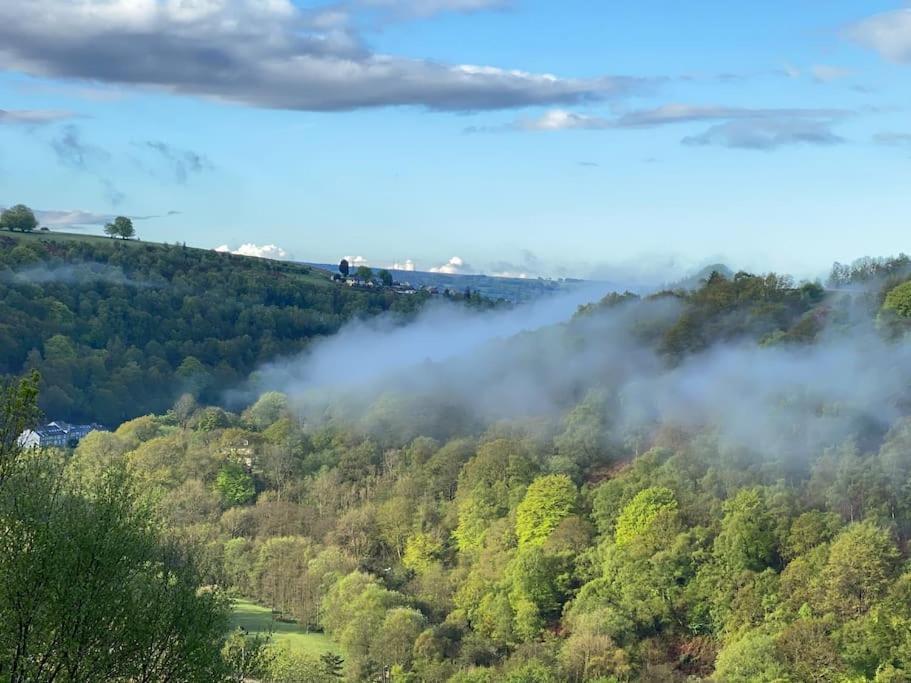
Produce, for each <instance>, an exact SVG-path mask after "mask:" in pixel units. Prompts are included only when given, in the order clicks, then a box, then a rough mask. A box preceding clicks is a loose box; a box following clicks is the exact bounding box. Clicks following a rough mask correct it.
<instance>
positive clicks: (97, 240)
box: [0, 230, 332, 287]
mask: <svg viewBox="0 0 911 683" xmlns="http://www.w3.org/2000/svg"><path fill="white" fill-rule="evenodd" d="M0 237H8V238H11V239H13V240H17V241H20V242H23V243H26V244H28V243H29V242H63V243H73V242H85V243H89V244H114V245H119V246H122V247H123V248H126V249H141V248H145V249H146V250H151V249H156V248H165V247H169V246H175V245H168V244H166V243H164V242H150V241H146V240H139V239H129V240H122V239H112V238H110V237H104V236H102V235H86V234H82V233H75V232H57V231H55V230H51V231H48V232H42V231H40V230H36V231H34V232H9V231H6V230H0ZM186 250H187V251H191V252H197V251H203V252H209V251H212V250H211V249H201V248H199V247H186ZM223 257H224V258H228V259H232V260H235V261H236V262H238V263H243V262H244V261H248V262H257V261H259V262H262V261H268V263H269V264H270V268H271V269H272V270H274V271H276V272H281V273H285V274H286V275H296V276H298V277H299V278H300V279H301V280H302V281H303V282H305V283H306V284H312V285H318V286H320V287H329V286H331V285H332V282H331V280H330V278H331V276H332V273H331V272H329V271H327V270H324V269H322V268H319V267H315V266H311V265H304V264H301V263H295V262H294V261H273V260H270V259H260V258H257V257H255V256H240V255H238V254H227V253H224V254H223Z"/></svg>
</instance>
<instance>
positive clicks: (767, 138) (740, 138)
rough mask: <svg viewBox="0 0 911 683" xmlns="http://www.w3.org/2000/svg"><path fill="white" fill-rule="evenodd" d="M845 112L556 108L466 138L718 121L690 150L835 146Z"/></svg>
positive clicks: (697, 107)
mask: <svg viewBox="0 0 911 683" xmlns="http://www.w3.org/2000/svg"><path fill="white" fill-rule="evenodd" d="M853 114H854V112H851V111H849V110H845V109H796V108H749V107H726V106H718V105H691V104H677V103H675V104H666V105H662V106H660V107H655V108H653V109H640V110H634V111H629V112H626V113H624V114H620V115H617V116H612V117H605V116H596V115H590V114H580V113H577V112H572V111H567V110H564V109H553V110H551V111H548V112H546V113H544V114H543V115H542V116H540V117H538V118H520V119H518V120H516V121H514V122H512V123H508V124H506V125H505V126H498V127H490V128H480V127H473V128H467V129H466V132H468V133H477V132H503V131H564V130H589V131H591V130H632V129H649V128H657V127H660V126H669V125H677V124H687V123H690V124H691V123H709V122H715V123H714V125H712V126H711V127H710V128H708V129H707V130H705V131H704V132H703V133H701V134H698V135H692V136H687V137H685V138H683V140H682V142H683V143H684V144H687V145H720V146H724V147H732V148H740V149H761V150H770V149H775V148H777V147H783V146H786V145H796V144H812V145H834V144H839V143H841V142H844V140H843V139H842V138H841V137H840V136H838V135H836V134H835V133H834V132H833V130H832V126H833V125H835V124H836V123H838V122H839V121H841V120H843V119H845V118H848V117H850V116H852V115H853Z"/></svg>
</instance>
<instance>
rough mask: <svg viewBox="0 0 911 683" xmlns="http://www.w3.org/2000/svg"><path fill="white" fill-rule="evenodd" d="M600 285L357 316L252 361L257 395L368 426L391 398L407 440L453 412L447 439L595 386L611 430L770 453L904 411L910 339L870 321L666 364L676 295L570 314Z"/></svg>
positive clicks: (844, 434) (568, 400)
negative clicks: (256, 365) (659, 338)
mask: <svg viewBox="0 0 911 683" xmlns="http://www.w3.org/2000/svg"><path fill="white" fill-rule="evenodd" d="M602 293H603V292H597V291H593V290H588V291H587V292H584V293H583V292H576V293H573V294H574V295H569V296H559V297H555V298H552V299H549V300H546V301H540V302H537V303H534V304H530V305H526V306H519V307H516V308H515V309H512V310H509V311H493V312H484V313H476V312H470V311H468V310H466V309H464V308H457V307H454V306H446V305H440V306H436V307H433V308H431V309H429V310H427V311H426V312H425V313H423V314H421V315H420V316H419V317H418V318H417V319H416V320H415V321H413V322H412V323H410V324H408V325H405V326H401V327H395V326H393V324H392V322H391V321H389V320H380V321H376V322H373V323H363V322H359V323H353V324H350V325H348V326H346V327H345V328H343V329H342V331H341V332H340V333H339V334H338V335H336V336H334V337H330V338H328V339H325V340H323V341H321V342H319V343H317V344H315V345H314V346H313V347H312V348H311V349H309V350H308V351H307V352H305V353H303V354H301V355H300V356H298V357H296V358H292V359H286V360H284V361H280V362H276V363H271V364H269V365H268V366H266V367H264V368H262V369H261V371H260V372H258V373H257V374H256V377H255V389H256V390H257V391H259V392H262V391H267V390H276V391H281V392H284V393H286V394H288V395H289V397H290V398H291V400H292V402H293V404H294V406H295V407H296V409H297V410H298V411H299V412H300V415H301V417H302V419H303V420H304V421H306V422H319V421H322V420H326V419H332V420H337V421H341V422H345V423H350V424H357V425H362V426H365V428H367V429H369V428H370V425H374V424H379V423H381V422H382V420H383V419H385V417H386V415H387V413H388V412H390V411H387V410H386V407H388V406H390V405H391V406H392V407H393V408H395V409H396V410H399V411H405V412H406V413H407V414H408V419H409V420H411V422H412V424H411V427H410V428H411V429H412V431H411V432H409V433H408V435H410V436H414V435H417V434H423V433H430V435H434V436H447V434H446V433H445V430H444V432H443V433H439V431H437V433H433V430H434V429H437V430H439V425H440V424H446V423H447V421H449V422H452V423H453V425H454V426H453V428H452V433H453V434H455V433H458V430H459V429H464V428H465V426H466V424H470V425H472V427H473V428H475V429H478V430H480V429H483V428H484V427H485V426H489V425H491V424H493V423H495V422H497V421H499V420H503V419H516V418H547V419H551V420H557V421H559V420H561V419H562V417H563V416H564V415H565V414H566V412H567V411H568V410H570V409H571V408H572V407H573V406H574V405H575V404H577V403H578V402H579V401H580V400H582V399H584V397H585V396H586V395H587V394H588V393H589V392H592V391H595V392H599V394H602V395H604V396H606V397H608V398H607V401H606V404H607V407H606V408H605V415H604V419H605V424H606V426H607V428H608V429H610V430H611V431H612V432H613V433H615V434H616V433H620V434H627V435H632V434H641V433H653V432H654V430H655V429H656V428H657V427H658V426H660V425H673V426H676V427H680V428H683V429H686V430H692V431H706V430H708V431H709V432H711V433H713V434H714V435H715V436H716V437H717V438H718V439H719V441H720V442H721V443H723V444H725V445H727V446H730V447H735V448H744V449H747V450H749V451H751V452H756V453H761V454H763V455H764V456H767V457H772V458H803V457H807V456H815V455H819V454H821V453H822V452H823V451H825V450H826V449H829V448H833V447H838V446H840V445H842V444H844V443H845V442H851V441H854V440H862V439H863V438H869V435H870V434H874V435H877V437H881V436H882V434H884V433H885V432H886V431H887V430H888V429H889V427H890V426H891V425H892V424H893V423H894V422H895V420H897V419H898V418H900V417H901V416H902V415H904V414H907V410H906V409H905V405H906V404H905V396H906V394H907V391H908V386H909V381H908V380H909V378H911V348H909V347H908V345H903V344H893V343H891V342H888V341H886V340H884V339H883V338H881V337H880V336H879V335H878V334H877V332H876V330H875V329H874V328H873V326H872V325H869V324H866V325H850V326H843V327H840V328H838V329H835V328H831V329H827V330H824V331H823V333H821V335H820V337H819V339H818V340H817V341H816V342H815V343H814V344H812V345H799V344H782V345H772V346H762V345H759V344H757V343H756V342H754V341H746V340H743V341H738V342H731V343H727V344H717V345H715V346H713V347H712V348H710V349H709V350H707V351H704V352H702V353H697V354H693V355H689V356H686V357H684V359H683V360H680V361H678V362H672V361H671V360H669V359H668V358H667V357H664V356H661V355H659V354H658V353H657V352H655V351H654V350H653V349H654V346H655V345H654V344H652V343H649V340H654V338H655V335H656V334H658V333H660V331H661V330H663V329H666V327H667V326H668V325H670V324H672V322H673V321H674V320H676V318H677V316H678V315H679V314H680V311H681V304H680V303H679V301H678V300H677V299H676V298H673V297H667V298H656V299H645V300H639V301H633V302H630V303H625V304H621V305H617V306H613V307H602V308H599V309H597V310H596V311H595V312H592V313H588V314H586V315H580V316H576V317H573V314H574V313H575V312H576V310H577V308H578V306H579V304H581V303H584V302H586V301H593V300H597V299H598V298H600V295H601V294H602ZM390 402H391V403H390ZM393 412H394V411H393Z"/></svg>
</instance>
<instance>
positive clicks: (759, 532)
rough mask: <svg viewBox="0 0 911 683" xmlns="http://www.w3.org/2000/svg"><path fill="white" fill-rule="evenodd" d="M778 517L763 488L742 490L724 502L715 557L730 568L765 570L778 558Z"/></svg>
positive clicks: (737, 569)
mask: <svg viewBox="0 0 911 683" xmlns="http://www.w3.org/2000/svg"><path fill="white" fill-rule="evenodd" d="M777 543H778V539H777V537H776V535H775V520H774V518H773V517H772V515H771V513H770V512H769V509H768V505H767V503H766V497H765V494H764V492H763V490H762V489H759V488H748V489H741V490H740V491H738V492H737V495H735V496H734V497H733V498H731V499H729V500H727V501H725V503H724V519H723V520H722V522H721V533H720V534H718V538H716V539H715V556H716V557H717V558H718V559H719V560H720V561H721V563H722V565H723V566H724V567H726V568H727V569H728V570H729V571H732V572H740V571H743V570H745V569H750V570H753V571H761V570H762V569H764V568H765V567H767V566H769V565H770V564H772V563H773V562H774V561H775V559H776V553H777Z"/></svg>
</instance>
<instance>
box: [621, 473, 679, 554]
mask: <svg viewBox="0 0 911 683" xmlns="http://www.w3.org/2000/svg"><path fill="white" fill-rule="evenodd" d="M676 516H677V499H676V498H675V497H674V492H673V491H671V490H670V489H668V488H665V487H663V486H653V487H650V488H647V489H644V490H642V491H640V492H639V493H637V494H636V496H635V497H634V498H633V499H632V500H631V501H630V502H629V503H628V504H627V505H626V507H624V508H623V511H622V512H621V513H620V516H619V517H618V518H617V526H616V530H615V532H614V541H615V543H616V544H617V545H619V546H622V545H625V544H627V543H631V542H633V541H635V540H636V539H638V538H640V537H642V536H643V535H645V534H648V533H650V532H653V531H655V530H657V529H663V528H666V527H667V526H668V524H669V523H670V522H672V521H673V520H675V519H676Z"/></svg>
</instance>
